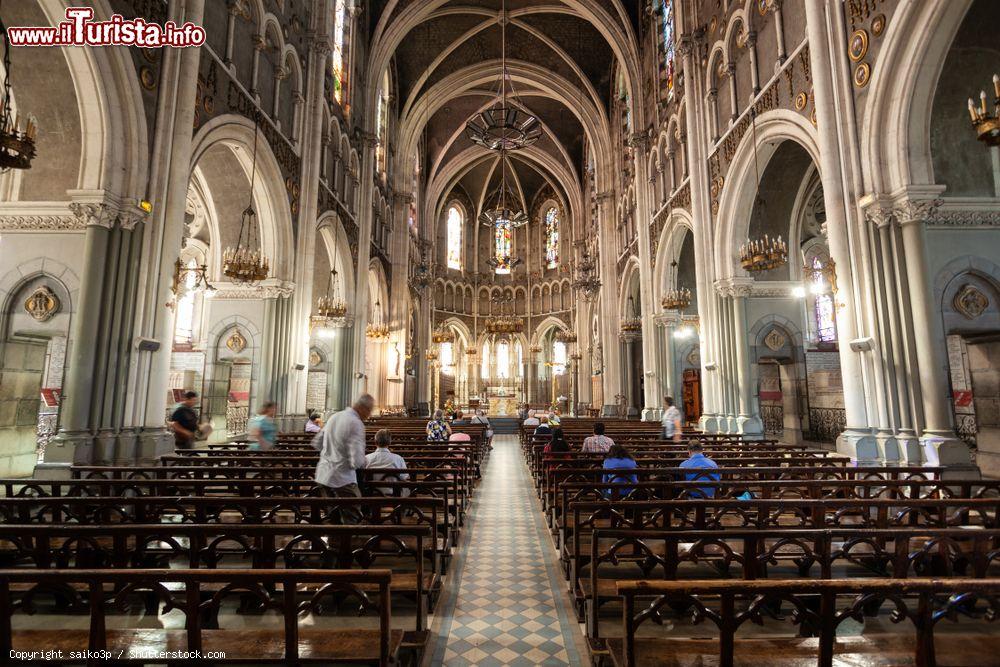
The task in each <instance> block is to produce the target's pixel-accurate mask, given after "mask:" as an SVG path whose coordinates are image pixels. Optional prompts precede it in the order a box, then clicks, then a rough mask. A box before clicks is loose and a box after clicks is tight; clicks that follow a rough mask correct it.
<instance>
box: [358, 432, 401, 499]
mask: <svg viewBox="0 0 1000 667" xmlns="http://www.w3.org/2000/svg"><path fill="white" fill-rule="evenodd" d="M391 444H392V432H391V431H389V429H387V428H383V429H381V430H380V431H378V432H376V433H375V451H374V452H372V453H371V454H368V455H367V456H365V467H366V468H392V469H394V470H406V461H405V460H403V457H402V456H400V455H399V454H395V453H393V452H391V451H389V445H391ZM386 477H389V478H390V481H391V480H393V479H395V480H399V481H401V482H405V481H406V480H408V479H410V475H409V474H408V473H405V472H400V473H396V474H392V473H374V474H372V477H371V478H372V481H375V482H378V481H380V480H383V479H385V478H386ZM375 490H376V491H378V492H379V493H381V494H382V495H383V496H390V495H392V488H390V487H388V486H381V487H379V486H376V487H375ZM399 495H400V497H402V498H406V497H407V496H409V495H410V489H400V494H399Z"/></svg>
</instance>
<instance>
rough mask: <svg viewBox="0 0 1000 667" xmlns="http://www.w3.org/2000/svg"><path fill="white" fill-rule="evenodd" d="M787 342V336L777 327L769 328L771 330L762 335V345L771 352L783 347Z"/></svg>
mask: <svg viewBox="0 0 1000 667" xmlns="http://www.w3.org/2000/svg"><path fill="white" fill-rule="evenodd" d="M787 342H788V338H787V337H785V335H784V334H782V333H781V332H780V331H778V330H777V329H771V332H770V333H769V334H767V335H766V336H764V345H765V346H766V347H767V349H769V350H771V352H777V351H778V350H780V349H781V348H783V347H784V346H785V343H787Z"/></svg>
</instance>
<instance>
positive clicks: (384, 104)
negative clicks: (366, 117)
mask: <svg viewBox="0 0 1000 667" xmlns="http://www.w3.org/2000/svg"><path fill="white" fill-rule="evenodd" d="M375 114H376V115H375V118H376V122H377V125H376V127H375V138H376V140H377V141H378V143H377V144H376V146H375V162H376V163H377V164H378V167H379V169H381V170H382V171H385V156H386V154H387V151H386V148H387V144H388V137H386V126H387V125H388V123H389V72H388V70H386V73H385V75H383V77H382V86H381V88H379V91H378V100H377V106H376V108H375Z"/></svg>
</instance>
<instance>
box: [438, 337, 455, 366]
mask: <svg viewBox="0 0 1000 667" xmlns="http://www.w3.org/2000/svg"><path fill="white" fill-rule="evenodd" d="M454 365H455V344H454V343H441V366H442V368H451V367H452V366H454Z"/></svg>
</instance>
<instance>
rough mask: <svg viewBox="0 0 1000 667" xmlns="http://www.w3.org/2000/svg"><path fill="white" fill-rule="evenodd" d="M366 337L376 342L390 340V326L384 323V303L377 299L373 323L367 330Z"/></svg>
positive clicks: (369, 324)
mask: <svg viewBox="0 0 1000 667" xmlns="http://www.w3.org/2000/svg"><path fill="white" fill-rule="evenodd" d="M365 337H367V338H368V339H369V340H373V341H376V342H381V341H386V340H389V325H388V324H383V323H382V303H381V302H380V301H379V300H378V299H376V300H375V308H374V309H373V312H372V321H371V322H369V323H368V326H367V327H366V328H365Z"/></svg>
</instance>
